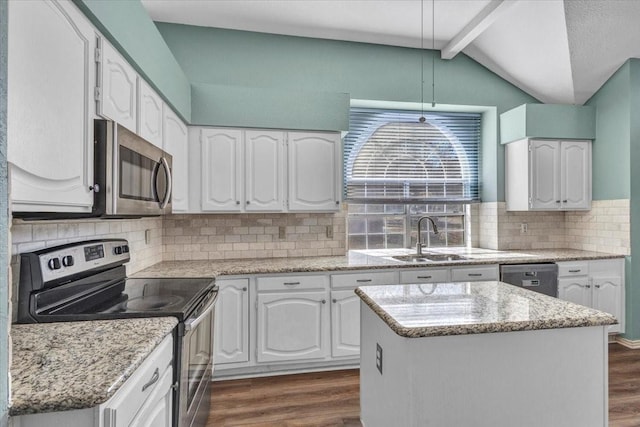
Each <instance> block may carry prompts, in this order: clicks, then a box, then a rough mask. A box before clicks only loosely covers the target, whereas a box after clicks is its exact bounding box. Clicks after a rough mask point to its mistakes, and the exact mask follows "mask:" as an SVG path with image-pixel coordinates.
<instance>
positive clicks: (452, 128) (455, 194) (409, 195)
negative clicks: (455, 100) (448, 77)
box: [344, 108, 480, 203]
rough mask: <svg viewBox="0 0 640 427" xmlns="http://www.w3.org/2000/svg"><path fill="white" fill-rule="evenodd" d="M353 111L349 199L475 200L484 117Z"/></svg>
mask: <svg viewBox="0 0 640 427" xmlns="http://www.w3.org/2000/svg"><path fill="white" fill-rule="evenodd" d="M420 116H421V114H420V113H419V112H415V111H395V110H392V111H386V110H368V109H355V108H354V109H352V110H351V117H350V131H349V133H348V134H347V136H346V137H345V152H344V161H345V163H344V164H345V176H344V183H345V198H346V199H347V200H351V201H359V202H363V201H364V202H367V203H372V202H383V203H390V202H394V203H398V202H401V203H416V202H418V203H429V202H437V203H442V202H456V203H460V202H473V201H477V200H479V195H478V156H479V146H480V114H470V113H469V114H458V113H427V114H425V118H426V120H425V122H424V123H420V122H419V118H420Z"/></svg>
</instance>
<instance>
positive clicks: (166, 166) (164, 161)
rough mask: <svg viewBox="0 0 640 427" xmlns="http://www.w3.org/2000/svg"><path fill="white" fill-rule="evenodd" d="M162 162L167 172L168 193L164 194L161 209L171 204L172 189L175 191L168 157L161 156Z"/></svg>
mask: <svg viewBox="0 0 640 427" xmlns="http://www.w3.org/2000/svg"><path fill="white" fill-rule="evenodd" d="M160 163H161V164H162V167H163V168H164V170H165V171H166V173H167V193H166V194H165V196H164V200H163V201H162V202H160V209H164V208H166V207H167V205H168V204H169V200H171V191H173V188H172V185H173V184H172V179H171V169H170V168H169V162H167V159H165V158H164V157H160ZM156 192H157V177H156Z"/></svg>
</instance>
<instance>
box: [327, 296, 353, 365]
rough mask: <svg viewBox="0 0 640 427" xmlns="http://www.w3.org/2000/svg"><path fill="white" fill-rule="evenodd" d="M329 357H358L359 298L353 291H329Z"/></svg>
mask: <svg viewBox="0 0 640 427" xmlns="http://www.w3.org/2000/svg"><path fill="white" fill-rule="evenodd" d="M331 356H332V357H358V356H360V297H359V296H357V295H356V294H355V290H353V289H350V290H339V291H334V290H332V291H331Z"/></svg>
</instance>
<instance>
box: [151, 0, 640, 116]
mask: <svg viewBox="0 0 640 427" xmlns="http://www.w3.org/2000/svg"><path fill="white" fill-rule="evenodd" d="M432 1H435V4H432ZM142 4H143V5H144V6H145V8H146V9H147V10H148V12H149V14H150V15H151V17H152V18H153V19H154V20H155V21H162V22H174V23H182V24H190V25H199V26H208V27H218V28H229V29H238V30H246V31H257V32H263V33H273V34H286V35H296V36H303V37H317V38H325V39H334V40H350V41H356V42H366V43H378V44H386V45H393V46H406V47H420V46H421V44H422V45H424V47H425V48H430V47H431V43H432V37H431V36H432V31H434V34H435V42H434V44H435V48H436V49H443V48H444V49H445V50H444V51H443V52H445V51H446V48H447V47H451V46H452V45H453V46H459V48H461V49H462V52H464V53H465V54H467V55H469V56H471V57H472V58H474V59H475V60H476V61H478V62H480V63H481V64H483V65H484V66H486V67H487V68H489V69H490V70H492V71H494V72H495V73H497V74H499V75H500V76H502V77H503V78H505V79H506V80H508V81H510V82H511V83H513V84H515V85H516V86H518V87H520V88H521V89H522V90H524V91H526V92H528V93H529V94H531V95H533V96H534V97H536V98H537V99H539V100H540V101H542V102H550V103H564V104H582V103H584V102H585V101H586V100H587V99H588V98H590V97H591V95H593V93H595V91H596V90H597V89H599V88H600V86H602V84H603V83H604V82H605V81H606V80H607V79H608V78H609V77H610V76H611V74H613V72H614V71H615V70H616V69H617V68H618V67H619V66H620V65H621V64H622V63H624V62H625V61H626V60H627V59H628V58H630V57H640V0H565V1H563V0H504V1H503V0H142ZM432 7H433V8H434V10H435V28H433V26H432V24H431V23H432ZM421 8H423V16H424V19H423V21H422V22H424V30H423V31H424V36H423V38H421V20H420V16H421ZM452 41H453V42H454V43H453V44H450V43H451V42H452ZM457 42H459V43H457ZM455 52H456V51H455V50H454V52H453V54H455Z"/></svg>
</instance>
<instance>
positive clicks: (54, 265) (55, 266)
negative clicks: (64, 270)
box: [47, 258, 60, 270]
mask: <svg viewBox="0 0 640 427" xmlns="http://www.w3.org/2000/svg"><path fill="white" fill-rule="evenodd" d="M47 265H48V266H49V269H50V270H59V269H60V258H51V259H50V260H49V262H48V263H47Z"/></svg>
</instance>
